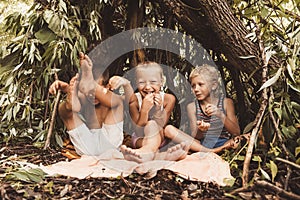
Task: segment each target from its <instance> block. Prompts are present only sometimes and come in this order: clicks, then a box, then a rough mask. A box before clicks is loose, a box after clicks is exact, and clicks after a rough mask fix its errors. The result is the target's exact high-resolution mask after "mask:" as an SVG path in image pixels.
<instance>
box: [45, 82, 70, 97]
mask: <svg viewBox="0 0 300 200" xmlns="http://www.w3.org/2000/svg"><path fill="white" fill-rule="evenodd" d="M68 89H69V84H68V83H66V82H63V81H60V80H56V81H54V82H53V83H52V84H51V85H50V87H49V93H50V94H56V93H57V91H58V90H61V91H62V92H64V93H66V92H68Z"/></svg>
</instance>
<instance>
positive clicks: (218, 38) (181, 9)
mask: <svg viewBox="0 0 300 200" xmlns="http://www.w3.org/2000/svg"><path fill="white" fill-rule="evenodd" d="M161 3H162V5H164V6H165V8H166V9H170V11H172V12H173V14H174V15H175V17H176V18H177V20H178V22H179V23H180V24H181V26H182V27H183V28H184V29H185V30H186V31H187V33H188V34H190V35H192V36H193V37H194V38H195V39H196V40H197V41H198V42H199V43H201V44H202V46H203V47H204V48H205V49H207V50H208V49H211V50H214V51H215V52H216V53H218V54H224V55H225V57H226V59H228V62H229V63H230V65H232V67H234V68H236V69H239V70H241V71H243V72H246V73H247V74H251V73H253V72H254V71H255V70H257V68H258V67H259V66H260V64H259V55H258V52H259V48H258V44H257V43H254V42H252V41H251V40H250V39H248V38H246V36H247V34H249V31H248V30H247V29H246V28H245V27H244V25H243V24H242V22H241V21H240V20H239V19H238V18H236V17H235V16H234V15H233V13H232V11H231V8H230V7H229V6H228V4H227V2H226V0H174V1H168V0H161ZM250 55H253V56H255V57H253V58H249V59H242V58H240V56H250ZM275 64H276V60H271V61H270V65H275ZM255 76H256V77H257V78H258V77H260V73H256V75H255Z"/></svg>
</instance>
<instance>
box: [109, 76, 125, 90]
mask: <svg viewBox="0 0 300 200" xmlns="http://www.w3.org/2000/svg"><path fill="white" fill-rule="evenodd" d="M127 84H130V82H129V81H128V80H127V79H126V78H123V77H121V76H113V77H111V78H110V79H109V81H108V86H109V89H110V90H116V89H118V88H119V87H121V86H125V85H127Z"/></svg>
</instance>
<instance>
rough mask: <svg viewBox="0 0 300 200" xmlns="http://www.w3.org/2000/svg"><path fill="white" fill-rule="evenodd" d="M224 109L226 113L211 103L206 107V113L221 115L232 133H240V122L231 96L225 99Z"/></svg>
mask: <svg viewBox="0 0 300 200" xmlns="http://www.w3.org/2000/svg"><path fill="white" fill-rule="evenodd" d="M224 109H225V113H226V114H225V113H223V112H222V111H221V110H220V109H218V108H217V107H216V106H214V105H212V104H209V105H207V106H206V108H205V113H206V114H207V115H208V116H212V115H215V116H217V117H219V118H220V119H221V120H222V122H223V123H224V126H225V128H226V129H227V131H228V132H229V133H230V134H232V135H234V136H236V135H240V127H239V123H238V120H237V117H236V115H235V111H234V105H233V101H232V100H231V99H230V98H225V99H224Z"/></svg>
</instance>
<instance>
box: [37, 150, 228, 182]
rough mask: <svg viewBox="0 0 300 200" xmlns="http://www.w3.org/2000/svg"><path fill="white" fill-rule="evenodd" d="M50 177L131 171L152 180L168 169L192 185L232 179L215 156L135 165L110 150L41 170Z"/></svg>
mask: <svg viewBox="0 0 300 200" xmlns="http://www.w3.org/2000/svg"><path fill="white" fill-rule="evenodd" d="M40 168H41V169H42V170H43V171H45V172H46V173H47V174H49V175H55V174H60V175H65V176H71V177H77V178H80V179H83V178H86V177H89V176H90V177H118V176H121V175H122V176H123V177H126V176H128V175H130V174H131V173H133V172H134V171H135V172H137V173H139V174H145V173H149V174H150V176H152V177H153V176H155V175H156V172H157V171H158V170H160V169H168V170H171V171H173V172H175V173H176V174H178V175H179V176H181V177H183V178H185V179H188V180H193V181H202V182H215V183H217V184H219V185H221V186H225V185H226V183H228V180H230V179H233V177H232V176H231V174H230V168H229V164H228V163H227V162H226V161H224V160H222V158H221V157H219V156H218V155H217V154H214V153H202V152H198V153H194V154H191V155H188V156H187V157H186V158H185V159H183V160H180V161H177V162H175V161H165V160H153V161H148V162H145V163H141V164H138V163H136V162H132V161H127V160H125V159H124V157H123V155H122V153H120V152H119V151H117V150H110V151H108V152H105V153H104V154H102V155H101V156H82V157H81V158H80V159H75V160H72V161H71V162H67V161H62V162H58V163H55V164H53V165H49V166H40Z"/></svg>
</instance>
